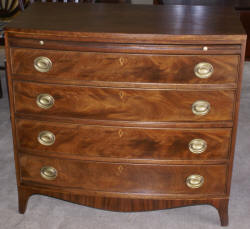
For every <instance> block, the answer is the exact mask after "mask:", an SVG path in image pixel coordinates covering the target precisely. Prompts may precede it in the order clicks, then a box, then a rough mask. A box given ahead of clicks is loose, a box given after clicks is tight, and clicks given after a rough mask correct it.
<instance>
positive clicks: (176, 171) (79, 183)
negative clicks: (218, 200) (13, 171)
mask: <svg viewBox="0 0 250 229" xmlns="http://www.w3.org/2000/svg"><path fill="white" fill-rule="evenodd" d="M44 165H53V167H54V168H55V169H56V170H57V173H58V175H57V178H56V179H55V180H53V181H48V180H45V179H43V178H42V177H41V175H40V169H41V168H42V167H43V166H44ZM20 167H21V176H22V183H24V184H25V183H26V184H27V183H29V182H34V183H39V184H44V185H49V186H57V187H63V188H69V187H70V188H72V189H83V190H87V191H88V192H94V191H98V192H107V193H113V192H115V193H117V194H120V196H122V193H130V194H131V197H132V196H133V194H137V196H140V195H141V197H142V198H143V196H145V195H147V196H151V195H154V194H155V195H159V196H161V195H163V196H164V195H165V196H167V195H168V194H173V195H180V194H193V195H195V194H196V195H198V196H202V195H205V194H208V195H223V194H225V193H226V174H227V167H226V166H225V165H203V166H199V165H195V166H194V165H193V166H191V165H187V166H185V165H183V166H181V165H161V166H158V165H145V164H124V163H123V164H121V163H104V162H88V161H72V160H68V161H67V160H65V159H64V160H62V159H53V158H47V157H38V156H33V155H27V154H22V155H21V156H20ZM191 174H200V175H202V176H203V177H204V185H203V186H202V187H200V188H196V189H191V188H189V187H187V185H186V179H187V177H188V176H189V175H191ZM149 178H150V182H149Z"/></svg>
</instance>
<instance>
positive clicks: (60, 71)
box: [11, 48, 238, 84]
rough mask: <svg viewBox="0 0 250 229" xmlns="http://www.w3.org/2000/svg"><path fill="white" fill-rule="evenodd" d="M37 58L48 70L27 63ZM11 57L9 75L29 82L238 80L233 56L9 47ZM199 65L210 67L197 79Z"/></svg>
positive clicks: (180, 82)
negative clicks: (208, 72)
mask: <svg viewBox="0 0 250 229" xmlns="http://www.w3.org/2000/svg"><path fill="white" fill-rule="evenodd" d="M39 56H45V57H47V58H49V59H50V60H51V62H52V69H51V70H50V71H48V72H46V73H44V72H38V71H37V70H36V69H35V68H34V66H33V65H31V64H30V63H33V62H34V60H35V58H37V57H39ZM11 57H12V60H13V61H12V74H13V75H17V78H18V75H23V76H25V77H26V78H27V79H32V80H34V78H35V77H37V78H38V79H39V78H43V77H46V79H47V80H49V79H60V78H63V79H64V80H67V79H68V80H83V81H111V82H124V81H125V82H136V83H179V84H184V83H194V84H208V83H211V84H220V83H234V82H236V80H237V77H238V73H237V67H238V56H236V55H234V56H231V55H225V56H223V55H217V56H209V55H206V56H204V55H203V56H198V55H197V56H191V55H188V56H171V55H166V56H165V55H145V54H143V55H139V54H120V53H95V52H71V51H54V50H41V49H38V50H35V49H32V50H31V49H21V48H13V49H11ZM76 59H77V60H78V61H73V60H76ZM200 62H208V63H210V64H211V65H212V66H213V68H214V73H213V74H212V76H211V77H209V78H207V79H201V78H198V77H197V76H196V75H195V73H194V68H195V66H196V65H197V64H198V63H200ZM97 63H98V65H97Z"/></svg>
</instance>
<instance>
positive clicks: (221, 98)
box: [14, 81, 234, 121]
mask: <svg viewBox="0 0 250 229" xmlns="http://www.w3.org/2000/svg"><path fill="white" fill-rule="evenodd" d="M44 94H49V95H50V96H51V97H52V98H53V99H51V100H53V106H50V107H49V108H48V109H44V108H41V107H39V105H38V104H37V98H40V96H41V95H44ZM14 97H15V111H16V112H20V113H30V114H39V115H56V116H60V117H73V118H83V119H97V120H125V121H126V120H127V121H222V120H223V121H224V120H225V121H227V120H232V118H233V110H234V91H231V90H218V91H175V90H149V89H148V90H136V89H114V88H88V87H79V86H62V85H46V84H38V83H37V84H36V83H27V82H20V81H16V82H14ZM42 100H43V101H44V100H46V98H44V99H42ZM39 101H40V99H39ZM197 101H205V105H204V106H203V105H202V103H201V104H200V103H199V102H198V104H197ZM194 107H195V109H193V108H194ZM203 108H204V109H203ZM197 110H198V111H199V112H198V113H197ZM201 110H203V111H205V113H206V114H204V115H200V114H201V113H200V111H201Z"/></svg>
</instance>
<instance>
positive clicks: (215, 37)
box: [5, 4, 246, 226]
mask: <svg viewBox="0 0 250 229" xmlns="http://www.w3.org/2000/svg"><path fill="white" fill-rule="evenodd" d="M45 14H46V17H45V18H44V17H43V16H44V15H45ZM55 15H56V17H55ZM64 15H68V17H67V18H66V19H65V16H64ZM122 15H125V17H123V16H122ZM41 17H43V18H44V20H42V21H40V20H37V18H41ZM86 18H87V19H88V20H86ZM65 20H67V22H66V23H65ZM194 21H199V23H198V24H197V23H196V24H194V23H193V22H194ZM38 22H39V23H38ZM134 22H136V23H134ZM5 35H6V56H7V69H8V85H9V92H10V110H11V119H12V132H13V136H14V151H15V162H16V174H17V184H18V192H19V211H20V212H21V213H24V211H25V209H26V204H27V201H28V199H29V197H30V195H32V194H42V195H48V196H52V197H56V198H59V199H63V200H67V201H71V202H74V203H79V204H83V205H86V206H91V207H96V208H101V209H107V210H116V211H144V210H155V209H164V208H170V207H179V206H186V205H192V204H211V205H213V206H215V207H216V208H217V210H218V212H219V215H220V218H221V223H222V225H223V226H225V225H227V224H228V198H229V193H230V184H231V175H232V165H233V156H234V148H235V142H236V141H235V140H236V129H237V120H238V110H239V98H240V88H241V81H242V67H243V61H244V51H245V41H246V35H245V32H244V30H243V29H242V26H241V25H240V22H239V19H238V17H237V16H236V15H235V14H234V13H233V11H232V9H229V8H224V7H205V6H202V7H201V6H197V7H190V6H166V7H152V6H124V7H123V8H122V9H121V8H120V7H119V6H114V5H109V4H107V5H86V6H83V4H80V5H79V4H78V5H77V6H75V5H73V4H72V5H67V6H64V4H60V5H59V6H58V5H56V6H55V4H33V5H32V6H31V8H29V9H28V10H26V11H25V12H24V13H23V14H22V15H20V16H18V17H17V18H16V19H14V21H12V22H11V23H10V24H8V27H7V29H6V31H5ZM9 38H10V39H9ZM40 40H43V41H44V42H45V44H44V45H40V43H39V41H40ZM38 43H39V44H38ZM39 45H40V46H39ZM204 46H207V47H208V50H207V51H203V47H204ZM201 49H202V50H201ZM13 50H14V51H16V50H19V51H20V50H21V51H20V52H19V51H18V52H19V53H18V55H16V53H17V52H16V53H15V55H16V56H15V55H14V57H15V58H17V57H18V59H17V61H18V63H17V62H16V61H15V66H14V67H17V66H18V64H19V63H21V62H22V63H25V65H24V66H23V65H19V66H18V69H17V70H15V73H14V74H13V71H12V70H13V69H12V67H13V66H12V65H11V62H12V57H13V56H12V55H11V54H13V53H14V51H13ZM27 50H30V53H28V52H27ZM56 50H57V51H56ZM59 50H61V51H59ZM33 51H34V52H35V53H36V54H39V53H42V54H48V53H49V55H51V56H50V58H55V57H56V59H60V58H61V59H60V61H61V62H62V63H64V65H65V68H62V66H61V65H60V63H59V64H58V63H56V62H55V61H56V60H54V59H53V63H56V64H54V65H53V67H54V68H52V71H54V69H55V70H56V72H54V73H53V72H52V71H51V72H50V73H53V74H54V75H53V74H51V75H50V73H48V74H47V73H46V74H39V73H37V72H34V70H33V69H31V68H32V66H33V59H32V58H30V57H31V56H32V55H33V54H32V53H31V52H33ZM56 53H60V54H62V55H58V54H56ZM64 53H65V54H64ZM66 53H67V54H70V55H67V54H66ZM83 54H84V57H82V55H83ZM85 55H86V56H85ZM99 55H100V56H99ZM118 55H121V56H122V57H123V58H124V59H123V61H119V58H118ZM69 56H70V57H71V59H70V58H69ZM98 56H99V57H98ZM79 57H80V58H79ZM106 57H108V58H106ZM135 57H136V58H135ZM138 57H139V58H138ZM222 57H223V58H222ZM73 58H75V59H74V60H72V59H73ZM109 58H110V59H109ZM137 58H138V59H137ZM175 58H178V61H179V62H177V61H176V60H175ZM179 58H180V59H179ZM190 58H191V59H190ZM197 58H198V59H199V60H202V59H203V58H205V59H206V60H207V61H214V62H213V64H214V65H215V66H216V68H215V70H216V71H215V74H214V75H213V76H212V77H211V78H209V79H207V80H206V82H204V81H203V80H200V81H197V79H193V78H192V77H193V75H192V74H193V72H192V74H191V71H193V70H192V69H191V67H190V66H189V65H193V63H194V62H195V61H196V60H197ZM79 59H81V60H84V61H85V62H87V63H88V66H89V70H88V72H86V66H84V64H81V66H80V67H79V66H78V67H79V69H80V70H79V69H77V67H76V66H77V62H78V61H79ZM24 60H25V61H24ZM26 60H29V61H28V62H26ZM89 60H92V62H91V61H89ZM96 60H98V61H96ZM117 60H118V62H119V64H120V65H121V63H122V64H123V66H120V67H119V66H118V65H117V64H114V61H115V63H117ZM120 60H121V59H120ZM224 60H225V62H224ZM88 61H89V62H88ZM126 61H128V62H127V63H128V65H126ZM26 63H27V64H26ZM67 63H70V64H71V66H70V65H69V64H68V65H67ZM81 63H82V62H81ZM93 63H95V65H96V66H94V64H93ZM138 63H139V64H138ZM57 64H58V67H57V68H55V66H57ZM111 65H113V68H112V67H110V66H111ZM135 66H136V67H138V68H137V69H136V67H135ZM217 66H218V67H217ZM189 67H190V68H189ZM120 68H121V70H120ZM123 68H124V69H125V70H122V69H123ZM192 68H193V66H192ZM23 69H24V70H23ZM93 69H95V70H98V71H99V72H100V73H102V75H101V76H100V75H99V74H98V73H97V72H95V71H94V70H93ZM190 69H191V70H190ZM170 70H171V71H170ZM119 71H120V73H121V74H120V75H119V74H117V72H119ZM66 72H67V73H70V74H66ZM110 72H111V73H112V75H111V74H109V73H110ZM127 72H129V74H128V73H127ZM183 72H184V73H185V74H182V75H180V73H183ZM83 73H84V74H83ZM87 73H89V75H88V74H87ZM138 73H140V74H138ZM83 75H84V77H85V78H84V79H83ZM90 75H91V76H90ZM165 75H166V76H168V77H165ZM86 77H87V78H86ZM122 77H123V78H122ZM22 81H23V82H22ZM28 81H29V82H28ZM31 81H33V82H31ZM215 81H216V82H215ZM35 82H40V83H35ZM128 88H130V89H128ZM39 93H50V94H51V95H53V96H54V98H55V105H54V106H53V107H52V108H51V109H48V110H46V111H45V110H42V109H40V108H38V107H37V105H36V102H35V101H36V97H37V94H39ZM196 100H208V102H210V104H211V107H212V109H211V111H210V112H209V113H208V115H206V116H203V117H197V116H194V115H193V114H192V112H191V106H192V104H193V102H195V101H196ZM24 118H26V119H31V120H22V119H24ZM32 123H33V124H32ZM32 127H33V128H32ZM44 127H46V128H51V129H50V130H52V131H55V133H56V136H57V137H56V143H55V144H54V145H53V146H52V147H51V151H50V150H46V149H43V148H39V146H37V145H36V144H37V143H35V137H34V136H36V133H35V132H36V131H40V128H44ZM165 128H167V129H165ZM221 128H222V129H221ZM97 132H98V134H97ZM117 133H118V134H117ZM116 134H117V135H116ZM197 134H199V135H200V136H201V135H202V137H203V138H206V139H207V141H208V143H209V145H208V149H207V150H208V151H207V153H209V154H203V155H199V156H200V159H199V160H196V159H194V158H193V157H190V156H189V154H188V153H187V151H186V148H185V145H184V144H181V143H182V141H184V142H185V144H186V143H187V142H188V139H189V136H192V137H194V136H196V135H197ZM83 135H84V136H88V138H87V139H86V138H83V140H84V141H82V139H81V136H83ZM107 135H108V136H109V137H110V138H109V137H106V136H107ZM30 136H32V140H31V142H28V140H27V138H29V137H30ZM62 136H67V137H68V138H66V139H65V138H62ZM165 136H168V139H170V140H169V141H164V140H165ZM19 137H21V138H19ZM92 138H96V139H98V141H100V142H102V143H103V146H102V145H101V144H100V143H99V142H98V143H96V144H95V145H94V144H93V140H92ZM80 139H81V140H80ZM141 139H143V140H145V141H144V142H143V144H141V143H140V141H139V140H141ZM178 139H179V140H180V141H181V143H180V141H179V142H178V141H177V140H178ZM57 140H58V141H57ZM86 140H88V142H87V141H86ZM135 140H136V141H137V142H136V145H135V144H134V145H133V144H127V143H128V142H130V143H131V141H135ZM71 141H73V142H74V145H73V146H72V148H71V147H70V146H69V145H70V142H71ZM76 141H77V142H79V144H80V143H85V144H86V142H87V143H89V145H88V148H87V149H86V151H85V150H84V149H83V150H82V148H81V145H80V146H79V145H77V144H76ZM111 141H112V142H113V145H112V146H111ZM62 142H63V143H62ZM148 142H149V143H148ZM139 143H140V144H139ZM145 143H147V146H146V147H144V144H145ZM177 143H179V144H178V147H176V145H177ZM57 144H58V145H57ZM121 144H123V145H125V146H124V147H123V148H122V150H121ZM171 144H174V145H175V147H172V145H171ZM228 144H229V146H228ZM93 145H94V147H91V146H93ZM105 146H106V147H107V148H105ZM224 146H225V147H224ZM40 147H41V146H40ZM53 147H54V148H53ZM74 147H75V148H74ZM112 147H113V148H112ZM209 147H212V148H209ZM228 147H229V148H228ZM31 148H33V149H31ZM76 148H78V150H76ZM108 148H110V150H107V149H108ZM166 148H167V149H168V150H167V153H166V154H164V149H166ZM119 149H120V150H119ZM154 149H156V150H157V152H156V151H154ZM112 150H113V151H112ZM130 152H132V153H130ZM171 152H175V154H174V156H173V154H171ZM77 154H78V155H77ZM83 154H84V155H86V157H85V156H83ZM175 155H178V157H176V158H175ZM115 157H117V158H115ZM141 158H144V159H141ZM155 158H159V159H155ZM171 158H174V159H171ZM105 160H106V161H105ZM114 160H116V161H114ZM139 160H142V161H141V162H140V161H139ZM143 160H144V161H143ZM101 161H102V162H101ZM43 165H52V166H53V165H54V166H55V167H56V168H57V169H58V171H59V176H58V178H57V179H56V180H55V181H51V182H50V181H45V180H43V179H42V178H41V177H40V167H41V166H43ZM190 172H192V173H196V172H197V173H201V174H202V175H204V177H205V178H206V179H205V183H204V185H203V186H202V187H201V188H200V189H197V190H190V189H187V187H186V186H185V179H186V177H187V174H188V173H190ZM72 174H73V175H74V176H73V178H72ZM149 180H150V182H148V181H149ZM151 180H152V182H151ZM207 181H208V183H207ZM66 186H67V187H66Z"/></svg>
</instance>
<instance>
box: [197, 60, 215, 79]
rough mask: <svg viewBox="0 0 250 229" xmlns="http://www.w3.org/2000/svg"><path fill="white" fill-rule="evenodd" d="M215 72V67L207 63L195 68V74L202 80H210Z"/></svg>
mask: <svg viewBox="0 0 250 229" xmlns="http://www.w3.org/2000/svg"><path fill="white" fill-rule="evenodd" d="M213 72H214V68H213V65H212V64H210V63H206V62H201V63H199V64H196V65H195V67H194V73H195V75H196V76H197V77H199V78H201V79H206V78H209V77H210V76H211V75H212V74H213Z"/></svg>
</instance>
